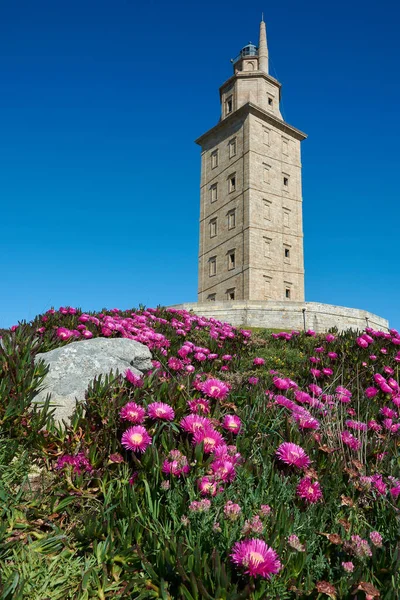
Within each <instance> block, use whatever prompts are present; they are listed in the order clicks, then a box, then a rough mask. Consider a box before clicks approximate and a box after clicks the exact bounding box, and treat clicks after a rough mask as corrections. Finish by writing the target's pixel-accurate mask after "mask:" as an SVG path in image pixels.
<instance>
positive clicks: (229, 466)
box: [210, 460, 236, 481]
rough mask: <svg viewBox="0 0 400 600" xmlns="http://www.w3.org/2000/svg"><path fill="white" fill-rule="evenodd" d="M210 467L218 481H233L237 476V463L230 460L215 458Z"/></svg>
mask: <svg viewBox="0 0 400 600" xmlns="http://www.w3.org/2000/svg"><path fill="white" fill-rule="evenodd" d="M210 469H211V471H212V472H213V474H214V477H215V479H216V480H218V481H233V480H234V479H235V477H236V472H235V465H234V464H233V462H232V461H230V460H215V461H214V462H213V463H211V465H210Z"/></svg>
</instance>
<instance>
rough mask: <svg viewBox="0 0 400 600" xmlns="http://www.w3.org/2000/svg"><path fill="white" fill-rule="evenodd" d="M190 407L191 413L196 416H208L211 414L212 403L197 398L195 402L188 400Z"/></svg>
mask: <svg viewBox="0 0 400 600" xmlns="http://www.w3.org/2000/svg"><path fill="white" fill-rule="evenodd" d="M187 404H188V407H189V410H190V412H192V413H196V414H203V415H208V414H209V413H210V401H209V400H207V399H206V398H195V399H194V400H188V403H187Z"/></svg>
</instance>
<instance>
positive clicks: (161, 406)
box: [147, 402, 175, 421]
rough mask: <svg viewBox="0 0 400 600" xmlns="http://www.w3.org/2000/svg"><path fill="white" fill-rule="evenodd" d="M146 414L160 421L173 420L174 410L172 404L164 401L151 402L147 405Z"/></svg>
mask: <svg viewBox="0 0 400 600" xmlns="http://www.w3.org/2000/svg"><path fill="white" fill-rule="evenodd" d="M147 414H148V415H149V417H150V419H160V420H161V421H173V420H174V418H175V412H174V409H173V408H172V406H170V405H169V404H165V403H164V402H152V403H151V404H149V405H148V407H147Z"/></svg>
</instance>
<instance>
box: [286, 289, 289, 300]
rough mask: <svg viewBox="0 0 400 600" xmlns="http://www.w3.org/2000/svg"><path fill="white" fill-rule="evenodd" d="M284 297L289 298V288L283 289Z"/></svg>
mask: <svg viewBox="0 0 400 600" xmlns="http://www.w3.org/2000/svg"><path fill="white" fill-rule="evenodd" d="M285 297H286V298H288V299H290V288H286V289H285Z"/></svg>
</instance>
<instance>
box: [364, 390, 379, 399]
mask: <svg viewBox="0 0 400 600" xmlns="http://www.w3.org/2000/svg"><path fill="white" fill-rule="evenodd" d="M364 393H365V395H366V396H367V398H374V397H375V396H376V395H377V394H378V393H379V390H377V389H376V388H375V387H368V388H367V389H366V390H365V392H364Z"/></svg>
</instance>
